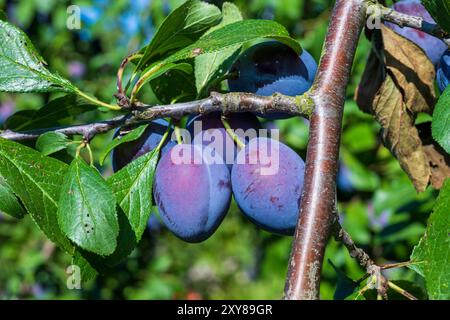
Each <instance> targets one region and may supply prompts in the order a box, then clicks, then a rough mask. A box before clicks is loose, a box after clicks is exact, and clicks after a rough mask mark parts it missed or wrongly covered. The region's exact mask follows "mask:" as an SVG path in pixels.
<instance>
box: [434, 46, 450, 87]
mask: <svg viewBox="0 0 450 320" xmlns="http://www.w3.org/2000/svg"><path fill="white" fill-rule="evenodd" d="M449 80H450V49H448V50H447V51H445V53H444V55H443V56H442V58H441V61H440V63H439V69H438V71H437V83H438V87H439V91H440V92H441V93H443V92H444V91H445V89H447V86H448V84H449V82H450V81H449Z"/></svg>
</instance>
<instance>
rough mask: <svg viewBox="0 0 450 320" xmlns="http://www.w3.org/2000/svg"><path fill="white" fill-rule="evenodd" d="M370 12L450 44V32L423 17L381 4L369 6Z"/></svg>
mask: <svg viewBox="0 0 450 320" xmlns="http://www.w3.org/2000/svg"><path fill="white" fill-rule="evenodd" d="M368 12H372V13H374V14H379V15H380V18H381V19H382V20H384V21H387V22H391V23H394V24H396V25H398V26H400V27H409V28H414V29H417V30H420V31H423V32H425V33H428V34H429V35H432V36H434V37H436V38H439V39H441V40H442V41H444V42H445V43H446V44H447V45H449V46H450V34H449V33H448V32H446V31H445V30H443V29H442V28H441V27H440V26H439V25H437V24H435V23H429V22H427V21H425V20H424V19H423V18H422V17H417V16H411V15H407V14H404V13H401V12H398V11H395V10H394V9H391V8H386V7H384V6H382V5H380V4H372V5H370V6H369V9H368Z"/></svg>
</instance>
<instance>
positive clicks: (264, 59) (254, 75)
mask: <svg viewBox="0 0 450 320" xmlns="http://www.w3.org/2000/svg"><path fill="white" fill-rule="evenodd" d="M236 71H238V72H239V77H238V78H237V79H231V80H229V81H228V85H229V87H230V91H231V92H250V93H255V94H258V95H263V96H270V95H272V94H274V93H276V92H278V93H281V94H285V95H288V96H296V95H301V94H303V93H305V92H306V91H308V90H309V88H310V87H311V85H312V83H313V81H314V78H315V75H316V71H317V63H316V62H315V60H314V58H313V57H312V56H311V55H310V54H309V53H308V52H306V51H305V50H303V52H302V54H301V55H300V57H299V56H298V55H297V54H296V53H295V51H294V50H292V49H291V48H290V47H289V46H287V45H285V44H283V43H281V42H277V41H268V42H263V43H260V44H257V45H255V46H253V47H251V48H249V49H248V50H246V51H245V52H244V53H243V54H242V55H241V56H240V57H239V59H238V60H237V61H236V63H235V64H234V66H233V68H232V72H236ZM258 116H260V117H263V118H267V119H271V120H275V119H286V118H290V117H292V116H291V115H289V114H284V113H273V114H265V115H261V114H258Z"/></svg>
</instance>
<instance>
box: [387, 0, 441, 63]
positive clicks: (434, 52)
mask: <svg viewBox="0 0 450 320" xmlns="http://www.w3.org/2000/svg"><path fill="white" fill-rule="evenodd" d="M392 8H393V9H395V10H396V11H398V12H401V13H405V14H408V15H413V16H419V17H422V18H423V19H424V20H425V21H426V22H429V23H435V21H434V19H433V18H432V17H431V15H430V14H429V13H428V11H427V10H426V9H425V7H424V6H423V5H422V4H421V3H420V0H402V1H399V2H397V3H395V4H394V5H393V6H392ZM386 26H388V27H389V28H390V29H392V30H394V31H395V32H397V33H398V34H400V35H402V36H403V37H405V38H407V39H409V40H411V41H412V42H414V43H415V44H417V45H418V46H419V47H421V48H422V49H423V50H424V51H425V53H426V54H427V56H428V58H429V59H430V60H431V62H433V64H434V65H435V66H436V67H437V65H438V64H439V60H440V58H441V56H442V54H443V53H444V51H445V50H446V49H447V46H446V44H445V43H444V42H443V41H441V40H439V39H438V38H436V37H433V36H430V35H428V34H426V33H425V32H422V31H420V30H416V29H413V28H408V27H405V28H402V27H400V26H398V25H395V24H393V23H389V22H387V23H386Z"/></svg>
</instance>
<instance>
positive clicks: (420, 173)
mask: <svg viewBox="0 0 450 320" xmlns="http://www.w3.org/2000/svg"><path fill="white" fill-rule="evenodd" d="M373 114H374V115H375V118H376V119H377V121H378V122H379V123H380V124H381V127H382V136H383V141H384V144H385V145H386V147H387V148H389V149H390V150H391V152H392V154H393V155H394V156H395V157H396V158H397V159H398V161H399V162H400V165H401V167H402V168H403V170H404V171H405V172H406V173H407V174H408V176H409V177H410V179H411V180H412V182H413V184H414V186H415V187H416V190H417V191H418V192H422V191H424V190H425V189H426V187H427V186H428V183H429V181H430V175H431V172H430V166H429V163H428V160H427V157H426V155H425V153H424V150H423V149H422V141H421V140H420V137H419V131H418V130H417V128H416V127H415V126H414V119H415V117H414V115H413V114H411V113H410V112H409V111H408V110H407V108H406V106H405V103H404V101H403V95H402V93H401V92H400V90H399V89H398V88H397V86H396V84H395V83H394V81H393V80H392V78H391V77H390V75H388V76H387V77H386V79H385V81H384V83H383V85H382V86H381V88H380V90H379V92H378V94H377V96H376V97H375V99H374V101H373Z"/></svg>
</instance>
